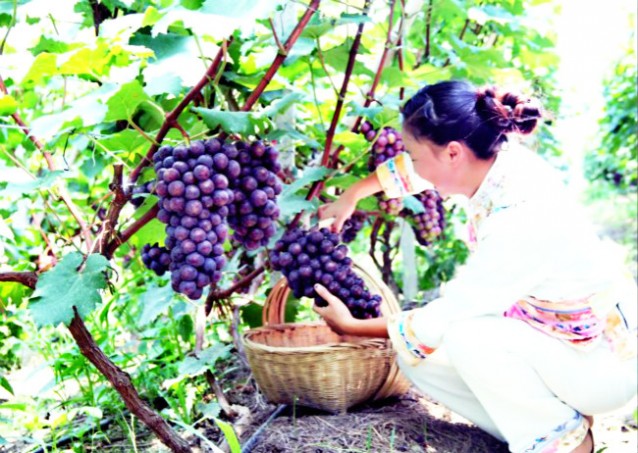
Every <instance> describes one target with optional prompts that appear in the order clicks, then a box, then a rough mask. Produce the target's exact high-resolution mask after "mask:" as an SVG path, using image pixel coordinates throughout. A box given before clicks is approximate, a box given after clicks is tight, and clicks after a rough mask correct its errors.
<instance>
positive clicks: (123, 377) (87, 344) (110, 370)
mask: <svg viewBox="0 0 638 453" xmlns="http://www.w3.org/2000/svg"><path fill="white" fill-rule="evenodd" d="M74 311H75V316H74V317H73V320H72V321H71V324H69V331H70V332H71V335H72V336H73V339H74V340H75V342H76V343H77V344H78V346H79V347H80V352H81V353H82V355H83V356H84V357H86V358H87V359H88V360H89V361H90V362H91V363H92V364H93V365H94V366H95V367H96V368H97V369H98V370H99V371H100V373H102V374H103V375H104V376H105V377H106V378H107V379H108V381H109V382H110V383H111V385H112V386H113V387H114V388H115V390H117V392H118V393H119V394H120V396H121V397H122V399H123V400H124V404H126V407H127V408H128V409H129V410H130V411H131V412H132V413H133V414H135V415H136V416H137V417H138V418H139V419H140V420H141V421H142V422H143V423H144V424H145V425H146V426H148V427H149V428H150V429H151V430H152V431H153V432H154V433H155V434H156V435H157V437H159V438H160V439H161V440H162V442H164V444H166V445H167V446H168V447H169V448H170V449H171V450H172V451H174V452H176V453H189V452H191V451H192V450H191V448H190V446H189V445H188V442H186V441H185V440H184V439H182V438H181V437H180V436H179V435H178V434H177V433H176V432H175V431H174V430H173V429H172V428H171V427H170V425H169V424H168V423H167V422H166V420H164V419H163V418H162V417H161V416H160V415H159V414H158V413H157V412H155V411H154V410H153V409H151V408H150V406H149V405H148V404H147V403H146V402H145V401H143V400H142V399H141V398H140V395H139V394H138V393H137V390H135V387H134V386H133V383H132V382H131V377H130V376H129V375H128V373H125V372H124V371H122V370H121V369H120V368H119V367H117V366H116V365H115V364H114V363H113V362H111V360H110V359H109V358H108V357H107V356H106V354H104V352H103V351H102V350H101V349H100V347H99V346H98V345H97V343H95V340H94V339H93V337H92V336H91V333H90V332H89V331H88V330H87V328H86V325H85V324H84V321H82V318H80V316H79V315H78V313H77V310H75V308H74Z"/></svg>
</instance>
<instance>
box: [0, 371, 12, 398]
mask: <svg viewBox="0 0 638 453" xmlns="http://www.w3.org/2000/svg"><path fill="white" fill-rule="evenodd" d="M0 387H2V388H3V389H5V390H6V391H7V392H9V393H11V394H12V395H13V387H11V384H9V381H7V378H6V377H4V376H1V375H0Z"/></svg>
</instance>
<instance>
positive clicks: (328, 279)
mask: <svg viewBox="0 0 638 453" xmlns="http://www.w3.org/2000/svg"><path fill="white" fill-rule="evenodd" d="M270 262H271V265H272V268H273V270H278V271H281V272H282V273H283V274H284V276H285V277H286V279H287V280H288V286H289V287H290V289H291V290H292V293H293V295H294V296H295V297H297V298H301V297H311V298H314V299H315V303H316V304H317V305H318V306H326V305H327V302H326V301H325V300H324V299H323V298H321V297H320V296H318V295H317V294H316V292H315V290H314V285H315V284H316V283H320V284H322V285H323V286H325V287H326V288H327V289H328V291H330V292H331V293H332V294H334V295H335V296H336V297H338V298H339V299H341V300H342V301H343V302H344V303H345V304H346V306H347V307H348V309H349V310H350V313H352V316H354V317H355V318H358V319H367V318H376V317H378V316H380V315H381V308H380V307H381V296H379V295H372V294H370V292H369V291H368V289H367V288H366V287H365V282H364V281H363V279H362V278H361V277H359V276H358V275H357V274H355V273H354V271H353V270H352V259H351V258H350V257H348V247H347V246H345V245H344V244H339V235H338V234H335V233H331V232H330V231H329V230H328V229H327V228H321V229H317V228H312V229H310V230H303V229H301V228H295V229H292V230H289V231H287V232H286V233H285V234H284V235H283V237H282V238H281V239H280V240H279V241H277V242H276V243H275V246H274V249H273V250H272V252H271V253H270Z"/></svg>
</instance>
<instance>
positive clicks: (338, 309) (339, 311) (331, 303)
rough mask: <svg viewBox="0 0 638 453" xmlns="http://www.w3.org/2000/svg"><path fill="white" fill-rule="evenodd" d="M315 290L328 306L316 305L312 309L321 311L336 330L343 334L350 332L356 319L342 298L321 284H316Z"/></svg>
mask: <svg viewBox="0 0 638 453" xmlns="http://www.w3.org/2000/svg"><path fill="white" fill-rule="evenodd" d="M315 291H316V293H317V294H318V295H319V296H321V297H322V298H323V299H324V300H325V301H326V302H327V303H328V305H327V306H326V307H318V306H317V305H314V306H313V307H312V309H313V310H314V311H315V312H317V313H319V315H321V317H323V319H324V320H325V321H326V323H327V324H328V326H330V328H331V329H332V330H334V331H335V332H337V333H339V334H342V335H343V334H348V333H350V330H351V328H352V325H353V323H354V321H355V319H354V317H353V316H352V315H351V314H350V310H348V307H346V305H345V304H344V303H343V302H342V301H341V299H339V298H338V297H336V296H334V295H332V294H331V293H330V292H329V291H328V290H327V289H326V288H324V287H323V286H321V285H319V284H317V285H315Z"/></svg>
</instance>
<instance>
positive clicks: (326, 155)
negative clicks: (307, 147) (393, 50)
mask: <svg viewBox="0 0 638 453" xmlns="http://www.w3.org/2000/svg"><path fill="white" fill-rule="evenodd" d="M394 1H395V0H392V8H393V9H394ZM369 8H370V0H366V2H365V5H364V7H363V15H364V16H367V15H368V9H369ZM364 25H365V22H360V23H359V26H358V27H357V34H356V35H355V37H354V40H353V42H352V47H351V48H350V55H349V56H348V64H347V65H346V72H345V74H344V76H343V82H342V83H341V90H340V91H339V98H338V99H337V105H336V106H335V111H334V113H333V115H332V121H331V122H330V127H329V128H328V133H327V134H326V146H325V147H324V150H323V156H322V157H321V165H323V166H325V165H326V164H328V161H329V160H330V150H331V148H332V141H333V140H334V135H335V131H336V130H337V123H338V122H339V117H340V116H341V109H343V102H344V101H345V98H346V94H347V93H348V83H350V77H351V76H352V70H353V69H354V63H355V60H356V58H357V53H358V52H359V45H360V44H361V37H362V36H363V26H364ZM384 53H385V51H384Z"/></svg>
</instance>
